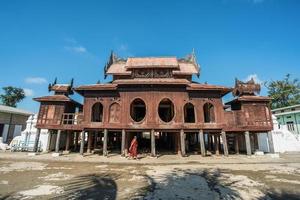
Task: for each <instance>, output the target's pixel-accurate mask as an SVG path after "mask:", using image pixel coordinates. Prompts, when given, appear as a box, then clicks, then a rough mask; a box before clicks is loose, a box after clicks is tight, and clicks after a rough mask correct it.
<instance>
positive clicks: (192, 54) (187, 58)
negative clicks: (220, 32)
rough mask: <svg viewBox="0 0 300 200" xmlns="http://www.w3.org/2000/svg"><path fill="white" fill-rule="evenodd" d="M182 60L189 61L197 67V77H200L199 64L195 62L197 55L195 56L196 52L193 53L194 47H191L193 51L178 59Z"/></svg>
mask: <svg viewBox="0 0 300 200" xmlns="http://www.w3.org/2000/svg"><path fill="white" fill-rule="evenodd" d="M180 60H182V61H184V62H190V63H193V64H194V65H195V67H196V68H197V71H198V73H197V77H198V78H199V77H200V66H199V64H198V62H197V57H196V54H195V49H194V48H193V51H192V53H190V54H188V55H187V56H186V57H185V58H183V59H180Z"/></svg>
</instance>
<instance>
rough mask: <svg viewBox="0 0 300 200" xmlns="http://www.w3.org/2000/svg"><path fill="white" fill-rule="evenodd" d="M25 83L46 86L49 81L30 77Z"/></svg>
mask: <svg viewBox="0 0 300 200" xmlns="http://www.w3.org/2000/svg"><path fill="white" fill-rule="evenodd" d="M25 82H26V83H31V84H44V83H47V82H48V81H47V80H46V79H45V78H43V77H28V78H26V79H25Z"/></svg>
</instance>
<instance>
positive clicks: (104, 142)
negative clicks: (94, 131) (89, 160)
mask: <svg viewBox="0 0 300 200" xmlns="http://www.w3.org/2000/svg"><path fill="white" fill-rule="evenodd" d="M103 156H108V153H107V129H104V140H103Z"/></svg>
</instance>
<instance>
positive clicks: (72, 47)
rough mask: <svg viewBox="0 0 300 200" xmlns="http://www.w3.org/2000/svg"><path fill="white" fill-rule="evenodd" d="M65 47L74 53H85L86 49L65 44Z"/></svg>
mask: <svg viewBox="0 0 300 200" xmlns="http://www.w3.org/2000/svg"><path fill="white" fill-rule="evenodd" d="M65 49H66V50H68V51H70V52H75V53H86V52H87V50H86V48H85V47H83V46H65Z"/></svg>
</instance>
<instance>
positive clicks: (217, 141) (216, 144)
mask: <svg viewBox="0 0 300 200" xmlns="http://www.w3.org/2000/svg"><path fill="white" fill-rule="evenodd" d="M219 139H220V136H219V134H215V135H214V140H215V142H214V145H215V154H216V155H217V156H218V155H220V150H219Z"/></svg>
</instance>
